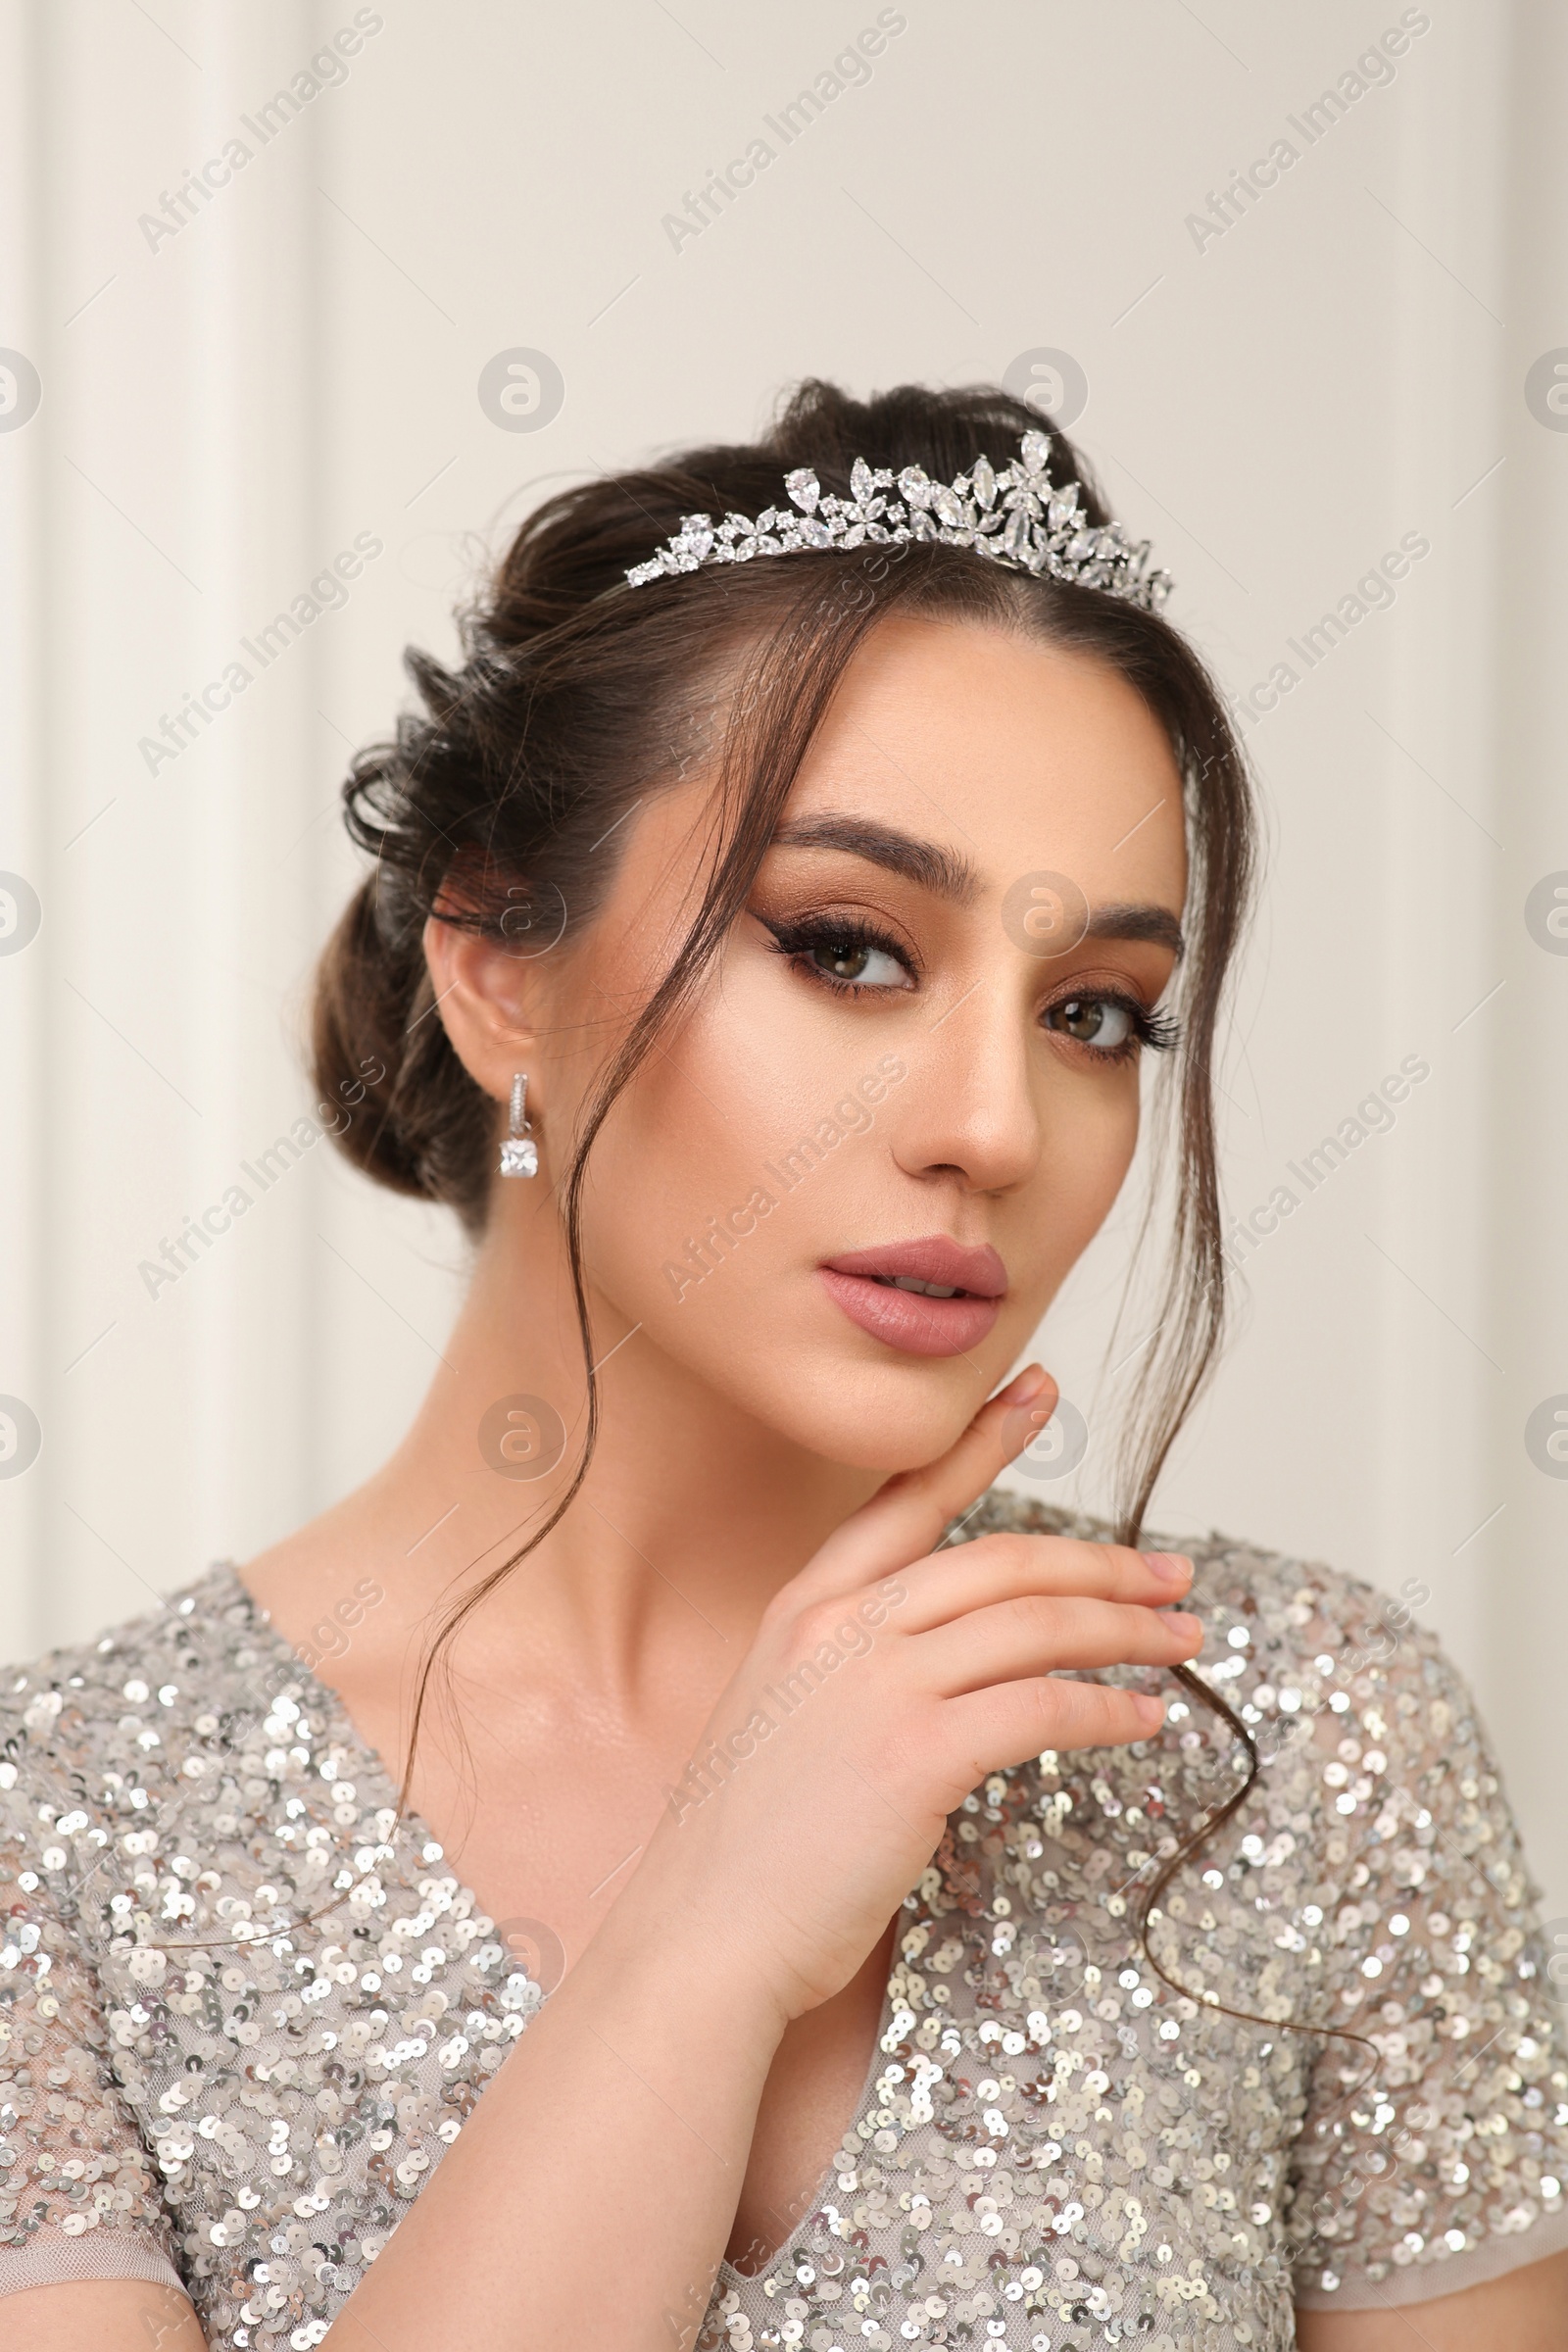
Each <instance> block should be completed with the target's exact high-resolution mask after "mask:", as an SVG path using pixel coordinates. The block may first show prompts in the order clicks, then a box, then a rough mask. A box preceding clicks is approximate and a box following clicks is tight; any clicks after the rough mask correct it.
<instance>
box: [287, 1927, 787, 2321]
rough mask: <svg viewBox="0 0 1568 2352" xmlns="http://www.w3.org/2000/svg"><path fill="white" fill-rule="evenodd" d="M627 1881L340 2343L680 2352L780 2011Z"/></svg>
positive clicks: (723, 2232)
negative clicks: (589, 2346) (592, 2346)
mask: <svg viewBox="0 0 1568 2352" xmlns="http://www.w3.org/2000/svg"><path fill="white" fill-rule="evenodd" d="M644 1909H645V1907H644V1906H642V1905H639V1904H638V1903H637V1902H636V1900H635V1896H634V1891H633V1889H632V1888H628V1889H627V1894H626V1896H625V1897H623V1898H622V1902H621V1903H620V1904H617V1906H616V1910H615V1912H614V1913H613V1915H612V1917H611V1918H610V1919H608V1920H607V1921H606V1923H605V1926H604V1928H603V1929H602V1930H601V1932H600V1934H599V1935H598V1936H596V1937H595V1939H594V1942H593V1943H592V1944H591V1945H590V1947H589V1949H588V1950H587V1951H586V1952H585V1953H584V1954H583V1956H582V1958H581V1960H579V1961H578V1963H577V1964H576V1966H575V1967H574V1968H573V1969H572V1970H571V1971H570V1972H569V1974H568V1975H567V1976H566V1978H565V1979H564V1982H563V1984H562V1985H561V1986H560V1988H559V1989H558V1990H557V1991H556V1992H555V1993H553V1994H552V1995H551V1997H550V1999H549V2000H548V2001H547V2002H546V2003H545V2005H544V2007H543V2008H542V2009H541V2011H540V2012H539V2014H538V2016H537V2017H536V2018H535V2019H534V2020H533V2022H532V2023H531V2025H530V2026H529V2027H528V2029H527V2031H526V2032H525V2033H524V2034H522V2035H521V2037H520V2038H519V2040H518V2041H517V2042H516V2044H515V2047H514V2048H513V2050H512V2052H511V2054H510V2056H509V2057H508V2059H507V2061H506V2064H505V2065H504V2066H503V2067H502V2068H501V2069H500V2071H499V2073H498V2074H497V2075H496V2077H495V2080H494V2081H493V2082H491V2084H490V2086H489V2087H488V2089H487V2090H486V2091H485V2094H484V2097H483V2098H482V2099H481V2101H480V2102H479V2105H478V2107H477V2108H476V2109H475V2110H474V2113H473V2115H472V2117H471V2118H470V2119H469V2121H468V2123H467V2124H466V2126H465V2127H464V2130H463V2132H462V2134H461V2136H460V2137H459V2138H458V2139H457V2140H455V2141H454V2143H453V2145H452V2147H451V2149H450V2150H449V2151H448V2153H447V2154H446V2156H444V2157H443V2159H442V2161H441V2164H440V2166H439V2168H438V2170H437V2171H436V2172H435V2173H434V2174H433V2175H432V2176H431V2177H430V2179H429V2180H428V2181H427V2182H426V2184H425V2186H424V2187H423V2189H422V2190H421V2191H420V2193H419V2196H418V2199H417V2203H415V2204H414V2205H413V2206H412V2207H411V2208H410V2210H409V2212H408V2213H407V2215H406V2216H405V2217H404V2219H403V2220H402V2222H400V2224H399V2225H398V2228H397V2230H396V2232H395V2234H394V2235H393V2236H392V2237H391V2239H390V2240H389V2241H388V2243H387V2246H386V2248H385V2251H384V2252H383V2253H382V2254H381V2256H380V2257H379V2259H378V2261H377V2262H376V2264H375V2267H374V2269H373V2270H372V2271H370V2272H369V2273H368V2275H367V2277H366V2278H364V2280H363V2281H362V2282H361V2284H360V2285H359V2286H358V2287H357V2288H356V2290H355V2292H354V2293H353V2294H352V2295H351V2296H350V2298H349V2300H348V2302H347V2303H346V2304H345V2305H344V2306H343V2309H342V2310H341V2312H340V2313H339V2314H338V2317H337V2319H336V2320H335V2321H334V2323H333V2325H332V2327H331V2330H330V2332H329V2333H328V2335H327V2337H326V2339H325V2341H326V2343H327V2345H328V2346H329V2347H330V2352H437V2348H439V2352H447V2347H452V2352H490V2347H492V2346H493V2347H495V2352H519V2347H521V2346H524V2345H525V2346H526V2347H527V2352H581V2347H582V2346H583V2345H584V2344H585V2343H588V2342H593V2343H596V2344H601V2343H602V2344H607V2345H609V2344H613V2345H614V2346H615V2347H616V2352H654V2348H655V2347H658V2352H676V2348H677V2347H679V2346H681V2345H683V2344H689V2343H690V2342H691V2341H692V2340H693V2337H694V2336H695V2333H696V2329H697V2324H698V2322H699V2321H700V2320H701V2318H702V2315H703V2312H704V2311H705V2309H706V2307H707V2304H708V2301H709V2297H710V2294H711V2288H712V2280H713V2275H714V2272H715V2270H716V2268H717V2265H718V2263H719V2260H720V2258H721V2257H722V2255H723V2252H724V2247H725V2245H726V2243H727V2241H728V2238H729V2233H730V2229H731V2227H732V2223H733V2217H734V2212H735V2207H736V2203H737V2200H738V2198H739V2194H740V2189H741V2183H742V2180H743V2179H744V2177H745V2170H746V2163H747V2158H748V2154H749V2152H750V2148H751V2141H752V2133H753V2130H754V2127H755V2124H756V2120H757V2111H758V2106H759V2102H760V2097H761V2092H762V2086H763V2083H764V2082H765V2081H766V2078H767V2072H768V2068H769V2066H770V2065H771V2063H772V2059H773V2055H774V2052H775V2050H776V2048H777V2045H778V2040H779V2036H780V2034H781V2033H782V2031H783V2027H784V2023H785V2020H784V2018H783V2016H782V2015H781V2013H780V2012H779V2011H778V2009H777V2007H776V2005H775V2003H774V2001H773V1999H772V1997H771V1995H770V1993H769V1992H768V1990H767V1988H766V1987H765V1986H764V1985H761V1983H760V1981H759V1980H758V1979H757V1978H756V1977H755V1976H754V1975H751V1974H749V1973H748V1972H747V1970H746V1969H745V1967H744V1964H738V1963H736V1962H734V1961H733V1960H731V1959H729V1958H727V1957H726V1956H725V1955H724V1954H723V1953H721V1952H719V1951H717V1950H715V1949H714V1947H713V1942H712V1939H711V1938H706V1939H701V1940H698V1939H688V1938H687V1937H686V1936H682V1935H680V1934H679V1933H678V1932H674V1931H675V1925H676V1923H675V1922H674V1921H672V1920H671V1917H670V1914H669V1911H668V1909H667V1908H665V1907H664V1906H662V1905H658V1904H656V1905H654V1906H652V1908H651V1910H649V1911H648V1913H647V1918H648V1924H647V1927H646V1928H643V1927H641V1926H640V1924H639V1922H640V1920H641V1919H642V1917H643V1916H644Z"/></svg>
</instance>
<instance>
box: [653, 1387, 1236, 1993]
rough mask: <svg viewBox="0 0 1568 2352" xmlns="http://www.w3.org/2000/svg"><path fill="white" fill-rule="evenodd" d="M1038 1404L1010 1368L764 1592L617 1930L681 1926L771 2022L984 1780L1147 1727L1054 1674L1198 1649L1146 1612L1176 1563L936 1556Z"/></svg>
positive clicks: (857, 1941) (1046, 1394)
mask: <svg viewBox="0 0 1568 2352" xmlns="http://www.w3.org/2000/svg"><path fill="white" fill-rule="evenodd" d="M1054 1404H1055V1389H1054V1383H1052V1382H1051V1381H1050V1379H1049V1377H1048V1376H1047V1375H1046V1374H1045V1373H1044V1372H1043V1371H1041V1370H1040V1368H1039V1367H1038V1366H1032V1367H1031V1368H1030V1370H1029V1371H1027V1372H1024V1373H1021V1374H1020V1375H1019V1377H1018V1378H1017V1380H1015V1381H1014V1382H1013V1383H1012V1384H1011V1386H1010V1387H1009V1388H1007V1389H1005V1390H1004V1391H1003V1392H1002V1393H1001V1395H1000V1396H998V1397H993V1398H992V1400H991V1401H990V1403H989V1404H987V1405H985V1406H984V1407H982V1409H981V1411H980V1412H979V1413H978V1414H977V1415H976V1416H975V1418H974V1420H973V1421H972V1422H971V1423H970V1425H969V1427H968V1429H967V1430H965V1432H964V1434H963V1435H962V1437H961V1438H959V1439H958V1441H957V1443H956V1445H955V1446H953V1447H952V1448H951V1449H950V1451H949V1452H948V1453H946V1454H944V1455H943V1457H942V1459H941V1460H940V1461H938V1462H935V1463H932V1464H931V1465H930V1466H929V1467H928V1468H925V1469H922V1470H916V1471H907V1472H905V1473H903V1474H902V1475H900V1476H899V1477H897V1478H893V1479H890V1480H889V1481H888V1483H887V1485H886V1486H885V1487H883V1488H882V1490H881V1492H880V1493H879V1494H877V1495H875V1496H873V1498H872V1499H871V1501H870V1502H868V1503H867V1504H865V1506H864V1507H863V1508H862V1509H860V1510H858V1511H857V1512H856V1513H855V1514H854V1516H853V1517H852V1518H850V1519H848V1520H846V1521H845V1523H844V1525H843V1526H842V1527H840V1528H839V1529H837V1530H836V1531H835V1533H834V1534H833V1535H832V1536H831V1537H829V1539H828V1541H827V1542H826V1543H825V1544H823V1545H822V1547H821V1549H820V1550H819V1551H818V1552H817V1553H816V1554H815V1556H814V1557H813V1558H812V1559H811V1560H809V1562H808V1563H807V1565H806V1567H805V1568H803V1569H802V1570H801V1572H800V1574H799V1575H798V1576H796V1577H794V1578H792V1579H791V1581H790V1583H789V1584H787V1585H785V1586H784V1587H783V1588H782V1589H781V1590H780V1591H779V1592H778V1593H776V1594H775V1595H774V1597H773V1599H772V1600H771V1601H770V1602H769V1604H768V1607H767V1609H766V1610H765V1612H764V1614H763V1617H762V1621H761V1624H760V1628H759V1631H758V1635H757V1639H756V1641H755V1642H753V1644H752V1647H751V1649H750V1651H749V1652H748V1654H747V1656H746V1658H745V1660H744V1661H743V1663H742V1664H741V1666H740V1668H739V1669H738V1671H737V1672H736V1674H735V1675H734V1676H733V1677H732V1679H731V1680H730V1682H729V1683H728V1685H727V1686H726V1688H725V1690H724V1691H723V1692H722V1694H721V1696H720V1697H719V1700H718V1703H717V1705H716V1706H715V1707H714V1709H713V1712H712V1715H711V1718H710V1720H709V1724H708V1728H707V1731H706V1733H705V1735H704V1738H703V1740H701V1741H700V1742H699V1744H698V1746H697V1749H696V1751H695V1753H694V1757H693V1763H692V1767H691V1769H690V1770H689V1771H688V1773H687V1774H686V1776H685V1778H684V1779H683V1780H682V1782H681V1783H679V1784H678V1785H677V1787H676V1788H675V1789H674V1790H672V1792H671V1797H670V1810H669V1813H668V1815H667V1817H665V1818H664V1819H663V1820H662V1822H661V1824H660V1827H659V1829H658V1831H657V1832H656V1834H655V1836H654V1838H652V1839H651V1840H650V1843H649V1846H648V1850H647V1852H646V1854H645V1856H644V1858H643V1860H642V1862H641V1863H640V1865H639V1867H638V1870H637V1873H636V1875H635V1877H634V1878H633V1879H632V1881H631V1883H630V1884H629V1885H628V1887H627V1888H626V1891H625V1893H624V1894H623V1896H622V1897H621V1900H620V1902H619V1903H618V1904H617V1905H616V1910H617V1912H621V1913H622V1914H623V1917H622V1920H621V1921H619V1922H617V1923H616V1926H617V1927H620V1926H626V1927H630V1928H632V1930H633V1931H634V1932H636V1930H637V1926H638V1923H639V1922H640V1921H641V1920H643V1919H650V1918H656V1919H658V1920H659V1921H660V1922H661V1923H662V1929H663V1931H664V1932H666V1933H667V1929H668V1924H669V1922H670V1920H671V1918H672V1917H675V1916H678V1917H681V1918H683V1919H684V1920H685V1921H686V1923H687V1925H688V1928H689V1929H690V1930H691V1931H692V1932H694V1933H697V1934H700V1935H701V1936H703V1937H704V1938H705V1939H707V1938H710V1937H711V1938H715V1939H717V1942H718V1944H719V1945H720V1946H722V1947H723V1948H726V1949H727V1951H728V1952H729V1953H730V1954H731V1955H732V1956H733V1957H734V1959H735V1960H736V1961H737V1962H738V1963H739V1964H740V1965H741V1966H742V1967H744V1968H745V1969H746V1970H748V1971H755V1972H757V1974H758V1976H759V1977H760V1979H761V1980H762V1982H763V1984H764V1985H765V1986H766V1988H767V1990H768V1992H769V1993H770V1995H771V1997H772V1999H773V2000H774V2001H776V2003H777V2005H778V2009H779V2013H780V2016H781V2019H782V2020H783V2022H785V2023H787V2022H788V2021H789V2019H791V2018H793V2017H798V2016H800V2015H801V2014H802V2013H803V2012H804V2011H806V2010H809V2009H812V2008H815V2007H816V2006H817V2005H818V2004H819V2003H820V2002H823V2001H825V2000H827V1999H829V1998H830V1997H831V1995H832V1994H834V1993H835V1992H837V1991H838V1990H839V1988H840V1987H841V1986H842V1985H845V1984H847V1983H848V1982H849V1980H850V1978H851V1977H853V1976H854V1974H855V1973H856V1971H857V1969H858V1967H859V1966H860V1964H861V1962H862V1961H863V1960H864V1958H865V1956H866V1954H867V1952H869V1951H870V1950H871V1948H872V1946H873V1945H874V1944H875V1943H876V1941H877V1939H878V1937H879V1936H881V1935H882V1933H883V1931H884V1930H885V1928H886V1926H887V1923H888V1920H889V1919H890V1918H891V1916H892V1915H893V1913H894V1912H895V1911H896V1910H897V1909H898V1907H899V1905H900V1904H901V1903H902V1902H903V1900H904V1898H905V1896H906V1895H907V1893H908V1891H909V1889H910V1887H912V1886H914V1885H915V1883H916V1882H917V1881H918V1879H919V1876H920V1873H921V1871H922V1870H923V1869H924V1867H925V1865H926V1864H927V1863H928V1862H929V1861H930V1859H931V1856H932V1854H933V1852H934V1851H935V1849H936V1846H937V1844H938V1841H939V1840H940V1838H941V1836H942V1833H943V1829H944V1827H945V1825H946V1822H947V1818H948V1815H949V1814H950V1813H951V1812H952V1811H953V1809H954V1807H955V1806H956V1805H957V1804H959V1803H960V1802H961V1800H962V1798H963V1797H964V1796H965V1795H966V1794H967V1793H968V1791H969V1790H970V1789H973V1788H974V1787H975V1786H976V1785H977V1783H979V1782H980V1781H983V1780H984V1779H985V1777H986V1775H987V1774H988V1773H990V1772H994V1771H997V1770H999V1769H1002V1768H1004V1767H1006V1766H1009V1765H1016V1764H1020V1763H1022V1762H1023V1760H1024V1759H1025V1758H1026V1757H1028V1756H1032V1755H1036V1754H1038V1753H1039V1751H1040V1750H1041V1749H1042V1748H1046V1747H1054V1748H1079V1747H1111V1746H1121V1745H1125V1744H1126V1743H1127V1742H1128V1741H1130V1740H1143V1739H1148V1738H1149V1736H1150V1735H1151V1734H1152V1732H1153V1731H1154V1730H1156V1729H1157V1727H1158V1725H1159V1723H1160V1722H1161V1720H1162V1718H1163V1714H1164V1707H1163V1703H1162V1702H1161V1701H1160V1700H1159V1699H1156V1698H1152V1697H1146V1696H1140V1695H1137V1694H1135V1693H1133V1692H1131V1691H1119V1690H1115V1689H1112V1688H1109V1687H1107V1686H1105V1685H1103V1684H1097V1683H1080V1682H1067V1681H1062V1680H1060V1679H1059V1670H1061V1669H1063V1668H1065V1669H1068V1670H1069V1671H1070V1670H1073V1669H1080V1668H1095V1667H1102V1666H1112V1665H1124V1664H1125V1665H1146V1666H1172V1665H1175V1664H1176V1663H1178V1661H1181V1660H1185V1659H1188V1658H1191V1657H1193V1656H1195V1655H1196V1654H1197V1652H1198V1650H1199V1649H1200V1648H1201V1644H1202V1630H1201V1626H1200V1624H1199V1622H1198V1620H1197V1618H1195V1617H1191V1616H1186V1615H1181V1614H1165V1613H1162V1612H1164V1611H1165V1610H1166V1607H1167V1604H1168V1603H1169V1602H1171V1601H1172V1600H1175V1599H1177V1598H1179V1597H1180V1596H1181V1594H1182V1593H1185V1591H1186V1590H1187V1587H1188V1585H1189V1584H1190V1582H1191V1580H1192V1565H1191V1562H1190V1561H1187V1560H1179V1559H1172V1558H1169V1557H1168V1556H1167V1555H1163V1554H1157V1553H1152V1554H1149V1553H1143V1552H1138V1551H1133V1550H1129V1549H1124V1548H1122V1547H1121V1546H1119V1545H1115V1544H1085V1543H1078V1542H1074V1541H1072V1540H1070V1539H1069V1538H1066V1537H1061V1536H1030V1535H1010V1534H1009V1535H991V1536H981V1537H978V1538H976V1539H975V1540H974V1541H973V1542H972V1543H968V1544H960V1545H956V1546H953V1547H950V1548H948V1549H945V1550H938V1551H933V1550H932V1548H931V1547H932V1545H933V1544H937V1543H938V1542H939V1541H940V1539H941V1537H942V1534H943V1531H944V1529H945V1528H946V1527H947V1526H948V1524H949V1522H950V1521H951V1520H953V1519H954V1518H956V1517H957V1516H958V1515H959V1514H960V1513H961V1512H962V1511H963V1510H964V1509H965V1508H966V1507H967V1506H968V1505H969V1504H971V1503H972V1502H973V1501H974V1500H975V1499H976V1498H977V1496H979V1495H982V1494H984V1492H985V1490H986V1489H987V1487H989V1486H990V1484H991V1483H992V1481H993V1479H994V1478H995V1477H996V1475H997V1473H998V1471H999V1470H1001V1469H1002V1468H1003V1467H1004V1466H1005V1463H1006V1462H1008V1461H1010V1460H1011V1459H1012V1458H1013V1456H1014V1455H1015V1454H1017V1453H1018V1452H1020V1451H1021V1450H1022V1448H1023V1446H1025V1445H1026V1444H1027V1443H1028V1440H1029V1439H1030V1437H1031V1436H1033V1435H1035V1434H1036V1433H1037V1432H1038V1430H1039V1429H1040V1427H1041V1426H1042V1425H1043V1424H1044V1423H1045V1422H1046V1421H1047V1420H1048V1419H1049V1418H1050V1415H1051V1413H1052V1411H1053V1410H1054ZM610 1924H611V1923H609V1922H607V1926H609V1925H610Z"/></svg>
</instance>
